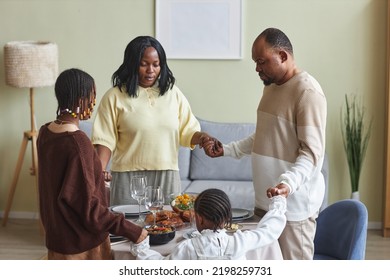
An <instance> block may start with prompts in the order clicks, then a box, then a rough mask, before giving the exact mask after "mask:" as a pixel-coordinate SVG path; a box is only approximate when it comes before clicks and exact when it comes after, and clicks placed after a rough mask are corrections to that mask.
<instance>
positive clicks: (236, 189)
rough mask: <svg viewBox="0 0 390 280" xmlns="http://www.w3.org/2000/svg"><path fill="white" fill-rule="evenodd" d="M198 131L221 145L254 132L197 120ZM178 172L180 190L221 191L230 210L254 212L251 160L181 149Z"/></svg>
mask: <svg viewBox="0 0 390 280" xmlns="http://www.w3.org/2000/svg"><path fill="white" fill-rule="evenodd" d="M199 122H200V125H201V129H202V131H204V132H207V133H209V134H210V135H212V136H214V137H216V138H217V139H218V140H220V141H221V142H222V143H229V142H231V141H235V140H240V139H242V138H244V137H247V136H249V135H250V134H252V133H253V132H254V131H255V124H251V123H222V122H211V121H206V120H202V119H199ZM80 129H81V130H83V131H84V132H86V134H87V135H88V136H90V135H91V129H92V123H91V122H89V121H81V122H80ZM179 169H180V178H181V183H182V186H181V187H182V191H183V192H188V193H199V192H201V191H203V190H205V189H207V188H219V189H222V190H224V191H225V192H226V193H227V194H228V196H229V198H230V200H231V203H232V207H233V208H242V209H248V210H253V208H254V189H253V183H252V168H251V158H250V157H249V156H248V157H243V158H241V159H239V160H237V159H234V158H231V157H219V158H210V157H208V156H206V155H205V154H204V151H203V150H202V149H199V148H198V147H196V148H195V149H194V150H190V149H189V148H184V147H181V148H180V150H179ZM328 170H329V168H328V160H327V157H325V160H324V165H323V168H322V173H323V174H324V177H325V183H326V193H325V198H324V202H323V204H322V207H321V209H324V208H325V207H326V206H327V201H328V191H327V190H328Z"/></svg>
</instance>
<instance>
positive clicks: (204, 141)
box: [199, 134, 223, 158]
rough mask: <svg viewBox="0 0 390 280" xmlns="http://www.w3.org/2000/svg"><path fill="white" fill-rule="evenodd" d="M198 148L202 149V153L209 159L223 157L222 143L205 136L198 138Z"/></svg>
mask: <svg viewBox="0 0 390 280" xmlns="http://www.w3.org/2000/svg"><path fill="white" fill-rule="evenodd" d="M199 147H200V148H203V149H204V152H205V154H206V155H208V156H209V157H212V158H213V157H220V156H223V145H222V143H221V142H220V141H219V140H218V139H216V138H214V137H211V136H209V135H207V134H203V135H202V136H201V137H200V143H199Z"/></svg>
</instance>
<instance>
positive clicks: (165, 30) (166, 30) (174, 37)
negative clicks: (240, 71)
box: [155, 0, 242, 59]
mask: <svg viewBox="0 0 390 280" xmlns="http://www.w3.org/2000/svg"><path fill="white" fill-rule="evenodd" d="M241 17H242V1H241V0H156V22H155V24H156V39H157V40H158V41H159V42H160V43H161V44H162V46H163V47H164V49H165V52H166V55H167V58H168V59H241V58H242V46H241V32H242V23H241Z"/></svg>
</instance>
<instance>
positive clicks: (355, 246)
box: [314, 199, 368, 260]
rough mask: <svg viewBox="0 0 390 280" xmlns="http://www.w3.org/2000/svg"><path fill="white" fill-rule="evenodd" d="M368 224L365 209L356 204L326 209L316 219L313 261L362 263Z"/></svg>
mask: <svg viewBox="0 0 390 280" xmlns="http://www.w3.org/2000/svg"><path fill="white" fill-rule="evenodd" d="M367 223H368V213H367V208H366V206H365V205H364V204H363V203H362V202H360V201H359V200H353V199H345V200H340V201H337V202H335V203H333V204H331V205H329V206H328V207H326V208H325V209H324V210H323V211H322V212H320V214H319V215H318V218H317V231H316V235H315V238H314V260H364V257H365V251H366V240H367Z"/></svg>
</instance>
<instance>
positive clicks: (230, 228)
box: [225, 224, 242, 232]
mask: <svg viewBox="0 0 390 280" xmlns="http://www.w3.org/2000/svg"><path fill="white" fill-rule="evenodd" d="M241 228H242V225H239V224H231V225H230V226H228V225H226V226H225V229H226V230H227V231H228V232H235V231H237V230H239V229H241Z"/></svg>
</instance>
